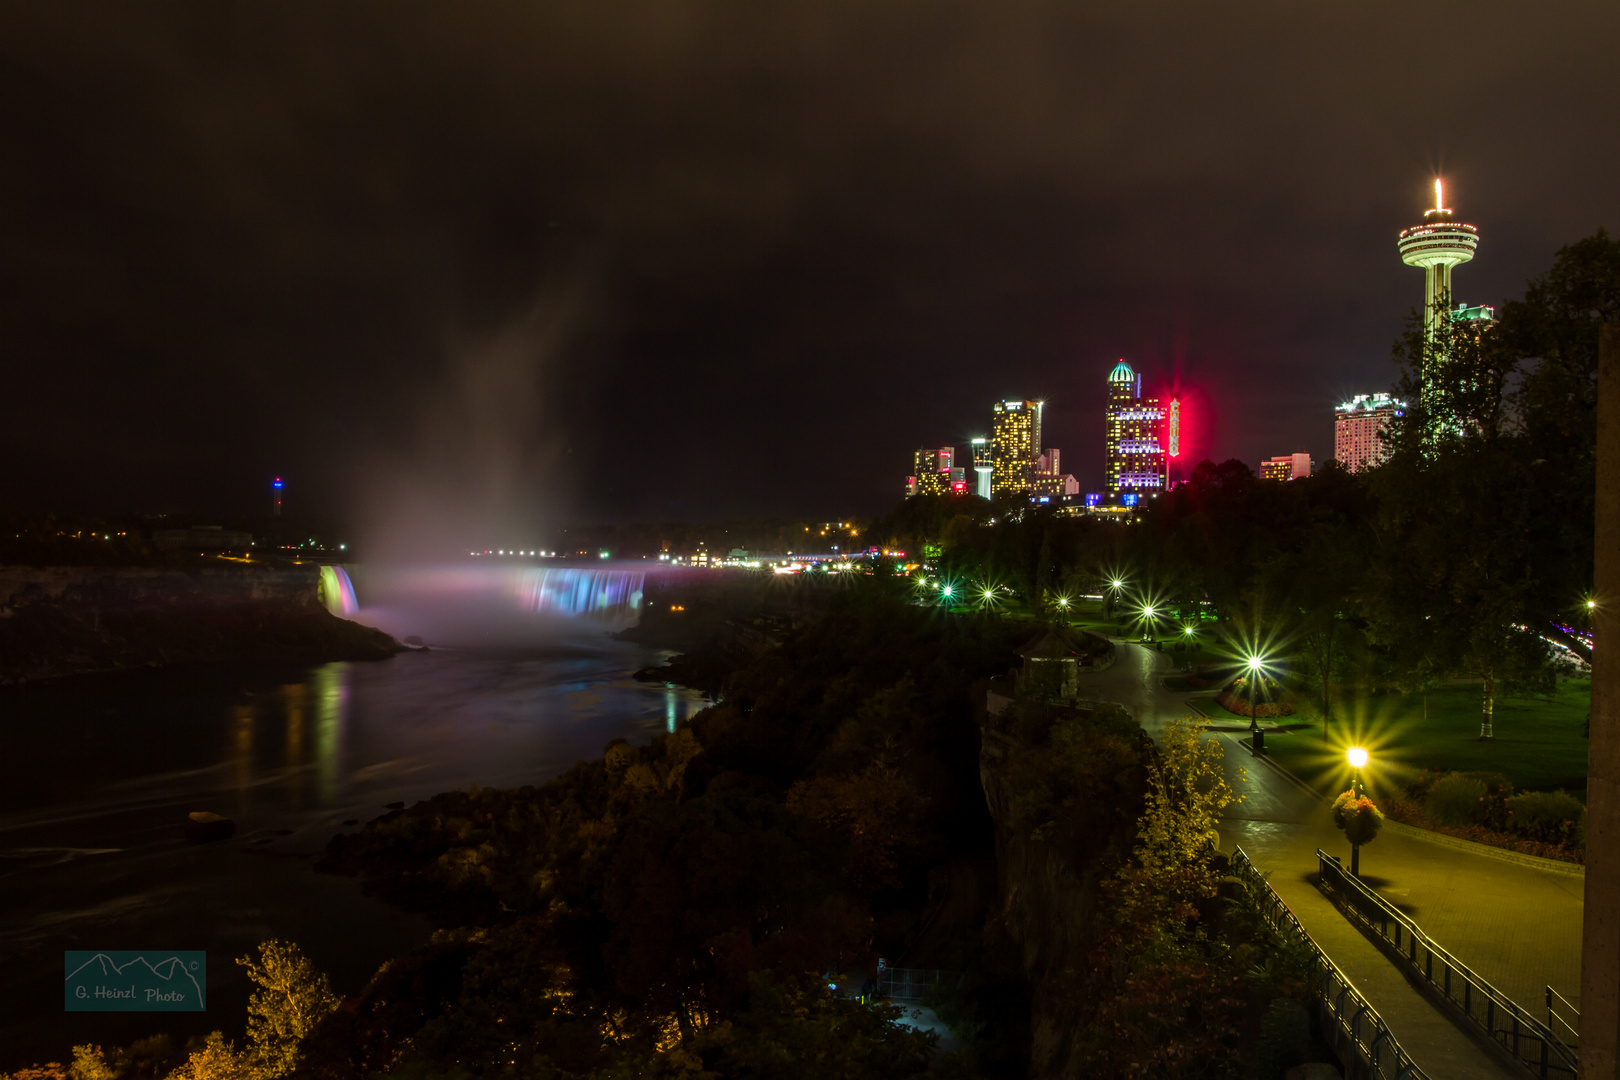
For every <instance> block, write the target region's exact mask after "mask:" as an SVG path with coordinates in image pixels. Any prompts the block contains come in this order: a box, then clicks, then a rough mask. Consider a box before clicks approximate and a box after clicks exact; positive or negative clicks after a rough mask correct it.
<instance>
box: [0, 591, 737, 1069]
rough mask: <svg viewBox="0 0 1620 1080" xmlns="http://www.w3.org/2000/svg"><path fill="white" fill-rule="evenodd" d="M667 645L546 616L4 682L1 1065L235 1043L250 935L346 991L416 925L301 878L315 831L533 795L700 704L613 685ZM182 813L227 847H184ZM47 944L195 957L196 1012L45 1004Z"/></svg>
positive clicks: (417, 934) (324, 880)
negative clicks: (194, 1039)
mask: <svg viewBox="0 0 1620 1080" xmlns="http://www.w3.org/2000/svg"><path fill="white" fill-rule="evenodd" d="M364 615H365V612H364V611H362V612H361V616H360V617H361V621H368V620H367V619H366V618H364ZM393 617H394V619H395V620H396V621H397V617H398V616H397V612H396V613H395V614H394V616H393ZM376 621H377V622H380V623H387V622H388V621H389V617H387V616H385V617H384V618H381V619H378V620H376ZM387 628H388V629H392V630H396V632H397V631H401V630H405V629H409V627H408V626H406V625H397V626H388V627H387ZM433 640H434V639H433V638H429V641H430V642H431V641H433ZM667 655H668V654H667V653H661V652H655V651H652V650H648V649H644V648H640V647H638V646H632V645H627V644H623V643H620V642H615V641H613V640H611V639H610V638H609V637H608V636H607V635H606V633H605V632H604V628H603V627H602V626H601V625H600V624H599V623H597V622H583V621H582V622H579V623H577V624H570V623H568V622H567V621H566V620H565V621H562V622H558V623H556V624H554V625H551V626H549V627H548V628H547V629H546V631H545V633H543V634H540V635H531V636H528V637H527V638H525V639H523V640H521V641H520V642H512V643H508V644H502V643H500V642H498V641H482V642H479V643H478V644H476V645H468V646H463V647H434V648H431V649H429V650H428V651H421V652H407V653H404V654H401V655H399V656H396V657H394V658H393V659H391V660H387V661H382V662H376V663H333V664H325V665H322V666H319V667H314V668H303V669H267V668H253V669H219V668H190V669H168V670H162V671H149V672H136V673H129V674H119V675H110V676H97V677H91V678H82V679H73V680H64V681H60V682H53V683H47V684H39V685H35V686H30V687H25V688H20V689H8V690H5V691H0V970H3V971H4V972H5V976H6V977H5V978H4V979H0V1072H3V1071H7V1070H9V1069H12V1068H15V1067H17V1066H19V1065H22V1064H25V1063H27V1062H31V1061H36V1060H41V1061H42V1060H55V1061H62V1060H66V1055H67V1054H68V1053H69V1048H70V1047H71V1046H72V1045H73V1044H76V1043H84V1042H96V1043H103V1044H107V1045H114V1044H122V1043H127V1042H130V1041H132V1040H134V1039H137V1038H144V1037H146V1036H147V1035H150V1034H153V1033H155V1032H159V1031H167V1032H169V1033H171V1034H172V1035H174V1036H176V1037H180V1038H182V1039H183V1038H184V1037H185V1036H188V1035H191V1034H200V1033H205V1032H207V1031H209V1030H212V1029H214V1028H222V1029H224V1030H225V1031H226V1032H227V1033H228V1034H234V1035H236V1036H238V1037H239V1036H240V1032H241V1030H242V1028H243V1025H244V1022H245V1012H244V1009H245V1005H246V997H247V992H248V990H249V989H250V988H249V986H248V984H247V983H246V981H245V980H244V979H243V978H242V977H241V971H240V968H238V967H237V965H236V964H234V963H233V962H232V961H233V959H234V958H235V957H237V956H241V955H243V954H245V953H246V952H248V950H250V949H251V948H252V947H253V946H254V945H255V944H256V943H257V942H259V941H261V940H264V939H266V938H269V937H282V938H288V939H291V940H294V941H297V942H298V943H299V944H300V945H301V946H303V948H304V950H305V951H306V952H307V953H308V954H309V955H310V956H311V957H312V958H313V959H314V960H315V962H316V964H317V966H319V967H320V968H322V969H323V970H325V971H326V972H327V973H329V974H330V975H331V976H332V980H333V984H334V988H335V989H337V991H338V992H339V993H343V994H353V993H357V992H358V991H359V990H360V989H361V988H362V987H363V986H364V984H365V982H366V980H367V979H368V978H369V977H370V975H371V974H372V972H374V971H375V970H376V968H377V966H378V965H379V964H380V963H381V962H382V961H383V960H385V959H387V958H388V957H390V956H393V955H395V954H397V953H399V952H402V951H404V950H407V949H409V948H411V947H412V946H414V945H416V944H418V943H420V942H423V941H425V940H426V938H427V936H428V935H429V933H430V932H431V927H430V926H429V925H428V924H427V922H426V921H425V920H423V919H421V918H418V917H415V916H411V915H407V914H404V913H402V912H398V911H395V910H393V909H391V908H389V907H387V906H386V905H383V904H381V903H380V902H378V901H375V900H372V899H370V898H368V897H366V896H364V895H363V894H362V893H361V891H360V890H359V888H358V887H357V885H356V884H355V883H354V882H353V881H351V880H348V879H343V878H334V877H331V876H328V875H322V874H316V873H315V872H314V871H313V870H312V869H311V868H310V864H311V860H312V857H313V856H314V855H315V854H316V853H318V852H319V851H320V850H321V849H322V847H324V845H325V844H326V842H327V840H328V839H329V838H330V837H331V836H332V835H333V834H334V833H337V832H343V831H348V830H352V829H353V828H355V827H356V826H355V825H354V824H351V823H352V822H363V821H365V820H367V819H370V818H373V817H376V816H378V815H379V814H382V813H385V812H386V809H385V808H386V805H387V804H389V803H392V802H405V803H411V802H414V801H416V800H418V799H423V798H427V797H429V796H432V795H434V794H436V793H438V792H440V791H446V790H451V789H455V788H464V787H466V786H468V785H469V784H473V783H477V784H480V785H483V786H487V787H506V786H513V785H518V784H537V783H543V782H544V781H546V780H547V779H550V778H551V777H554V776H556V775H558V774H559V773H561V772H563V771H564V770H566V769H567V768H568V767H570V766H571V765H573V764H574V763H575V762H578V761H581V760H585V759H589V758H594V757H596V756H598V755H599V754H600V753H601V752H602V748H603V747H604V746H605V745H606V744H607V743H608V742H609V741H610V740H612V739H615V738H620V737H623V738H628V739H630V740H631V741H632V742H637V743H642V742H646V741H648V740H649V739H651V738H652V737H653V736H654V735H656V734H658V733H660V732H664V731H670V730H673V729H674V728H675V727H676V726H677V725H678V724H680V723H681V722H683V721H684V720H685V719H686V718H688V717H689V716H690V715H692V714H693V713H695V712H697V711H698V710H699V709H700V708H702V707H703V705H704V704H705V702H704V701H703V699H702V698H701V696H700V695H697V694H694V693H692V692H690V691H686V690H681V689H677V688H671V687H665V686H663V685H660V684H656V683H654V684H646V683H639V682H636V681H635V680H633V679H631V678H630V677H629V675H630V672H632V671H634V670H636V669H638V668H641V667H644V666H647V665H650V664H657V663H659V662H661V661H662V660H663V659H664V658H665V657H667ZM194 810H210V811H214V812H216V813H219V814H223V815H225V816H227V817H230V818H232V819H234V820H235V821H236V823H237V831H236V834H235V835H234V836H233V837H231V839H230V840H228V841H225V842H219V843H212V844H202V845H195V844H189V843H187V842H186V841H185V839H184V837H183V835H182V832H181V822H182V821H183V820H184V818H185V816H186V814H187V813H189V812H191V811H194ZM64 949H98V950H111V949H205V950H207V953H208V995H209V1007H208V1011H207V1012H206V1013H203V1014H195V1013H68V1012H65V1011H64V1010H63V1006H62V998H61V996H60V995H61V990H60V986H61V984H60V979H61V978H62V966H61V965H62V951H63V950H64Z"/></svg>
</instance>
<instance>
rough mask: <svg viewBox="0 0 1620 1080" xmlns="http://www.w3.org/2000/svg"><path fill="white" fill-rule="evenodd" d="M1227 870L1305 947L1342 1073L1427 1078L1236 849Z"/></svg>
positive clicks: (1321, 1016)
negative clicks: (1242, 880)
mask: <svg viewBox="0 0 1620 1080" xmlns="http://www.w3.org/2000/svg"><path fill="white" fill-rule="evenodd" d="M1232 873H1233V875H1234V876H1237V877H1240V878H1243V879H1245V880H1246V881H1247V882H1249V884H1250V885H1251V888H1252V891H1253V893H1254V895H1255V896H1256V898H1257V899H1258V900H1259V902H1260V906H1261V909H1262V911H1263V912H1264V913H1265V916H1266V921H1268V922H1269V923H1270V924H1271V925H1272V926H1273V927H1275V928H1276V929H1277V931H1278V932H1279V933H1281V934H1285V935H1287V936H1289V937H1292V938H1294V939H1295V940H1297V941H1302V942H1304V943H1305V944H1306V945H1308V946H1310V956H1311V974H1310V983H1309V985H1310V994H1311V1004H1312V1006H1313V1007H1314V1009H1315V1012H1316V1019H1317V1023H1318V1025H1319V1026H1320V1027H1321V1029H1322V1033H1323V1035H1325V1036H1326V1037H1327V1039H1328V1041H1329V1043H1331V1044H1332V1046H1333V1051H1334V1053H1336V1054H1338V1055H1339V1060H1340V1062H1341V1063H1343V1065H1344V1067H1345V1076H1346V1077H1349V1078H1351V1080H1354V1078H1356V1077H1365V1078H1366V1080H1429V1074H1428V1073H1426V1072H1424V1071H1423V1070H1422V1069H1420V1068H1418V1065H1417V1063H1416V1062H1415V1061H1413V1060H1412V1056H1411V1055H1410V1054H1408V1053H1407V1052H1406V1051H1405V1050H1403V1049H1402V1048H1401V1044H1400V1043H1399V1042H1397V1041H1396V1039H1395V1034H1394V1032H1392V1031H1390V1030H1389V1025H1388V1024H1386V1023H1384V1021H1383V1019H1382V1018H1381V1017H1380V1016H1379V1015H1378V1012H1377V1010H1375V1009H1374V1008H1373V1007H1372V1006H1371V1005H1369V1004H1368V1003H1367V999H1366V998H1364V997H1362V996H1361V994H1360V993H1359V992H1358V991H1357V990H1356V988H1355V986H1354V985H1352V984H1351V982H1350V980H1349V979H1348V978H1347V977H1346V976H1345V974H1344V972H1342V971H1340V970H1339V968H1338V965H1336V964H1334V962H1333V961H1332V960H1330V959H1329V958H1328V955H1327V953H1325V952H1323V951H1322V949H1321V947H1320V946H1318V945H1317V944H1316V942H1315V941H1313V940H1312V939H1311V935H1310V934H1308V933H1306V932H1305V927H1303V926H1301V925H1300V922H1299V919H1297V918H1296V917H1295V916H1294V913H1293V912H1292V911H1290V910H1288V905H1287V904H1285V903H1283V901H1282V897H1280V896H1278V895H1277V891H1276V890H1275V889H1273V888H1272V887H1271V883H1270V882H1269V881H1267V880H1266V879H1265V877H1264V875H1262V874H1261V873H1260V871H1259V870H1256V869H1255V867H1254V864H1253V863H1252V862H1250V861H1249V856H1248V855H1247V854H1246V853H1245V852H1244V850H1243V849H1242V848H1238V849H1237V850H1236V853H1235V854H1234V855H1233V856H1232Z"/></svg>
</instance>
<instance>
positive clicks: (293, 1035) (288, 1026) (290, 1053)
mask: <svg viewBox="0 0 1620 1080" xmlns="http://www.w3.org/2000/svg"><path fill="white" fill-rule="evenodd" d="M236 962H237V963H238V964H241V965H242V966H243V967H245V968H247V972H248V978H250V979H252V980H253V981H254V982H255V983H257V984H258V987H259V989H257V990H255V991H254V992H253V993H252V995H250V996H249V997H248V1041H249V1042H250V1043H251V1044H252V1050H251V1053H252V1057H253V1063H254V1065H255V1067H256V1069H257V1070H258V1072H259V1073H260V1074H261V1075H262V1076H265V1077H277V1076H285V1075H286V1074H288V1073H290V1072H292V1070H293V1068H294V1067H295V1066H296V1065H297V1064H298V1048H299V1044H300V1043H302V1042H303V1040H304V1036H306V1035H308V1034H309V1033H310V1031H311V1029H313V1028H314V1027H315V1025H316V1024H317V1023H319V1022H320V1021H321V1020H322V1019H323V1018H324V1017H325V1016H326V1015H327V1014H328V1013H330V1012H332V1010H334V1009H336V1008H337V1006H338V996H337V995H336V994H334V993H333V992H332V987H331V984H330V983H329V982H328V981H327V978H326V975H325V974H323V973H322V972H320V971H318V970H316V967H315V965H314V964H312V963H311V962H310V960H309V958H308V957H307V956H305V955H304V954H303V951H302V950H300V949H299V948H298V946H297V945H295V944H294V943H292V942H290V941H278V940H274V939H272V940H270V941H266V942H263V943H262V944H260V945H259V957H258V959H257V960H255V959H253V958H252V957H251V956H244V957H241V958H239V959H238V960H237V961H236Z"/></svg>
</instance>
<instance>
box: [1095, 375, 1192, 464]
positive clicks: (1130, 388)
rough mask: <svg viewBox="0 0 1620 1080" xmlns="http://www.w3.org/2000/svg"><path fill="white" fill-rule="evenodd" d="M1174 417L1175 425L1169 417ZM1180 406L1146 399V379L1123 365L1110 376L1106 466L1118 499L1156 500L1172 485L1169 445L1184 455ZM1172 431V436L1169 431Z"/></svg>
mask: <svg viewBox="0 0 1620 1080" xmlns="http://www.w3.org/2000/svg"><path fill="white" fill-rule="evenodd" d="M1171 413H1173V414H1174V420H1175V423H1174V425H1171V424H1170V423H1169V415H1168V414H1171ZM1180 424H1181V403H1180V402H1179V401H1173V402H1170V403H1169V404H1168V405H1167V404H1166V403H1164V402H1161V401H1160V400H1159V399H1158V398H1145V397H1143V396H1142V376H1140V375H1138V374H1137V373H1136V371H1134V370H1133V369H1132V368H1131V365H1129V364H1127V363H1126V362H1125V361H1124V360H1121V361H1120V362H1119V363H1117V364H1115V365H1114V370H1113V371H1111V372H1109V373H1108V412H1107V430H1106V433H1105V439H1106V450H1105V453H1106V464H1107V471H1108V490H1109V492H1110V493H1112V494H1115V495H1123V494H1127V493H1129V494H1138V495H1141V494H1149V495H1156V494H1158V493H1159V492H1161V491H1163V490H1165V488H1166V487H1167V486H1168V483H1169V460H1170V455H1169V449H1170V448H1169V445H1168V443H1169V442H1170V440H1171V439H1172V438H1173V439H1174V441H1175V442H1176V443H1177V444H1178V445H1177V446H1176V447H1175V449H1176V451H1177V452H1178V453H1179V452H1180V449H1181V447H1180V445H1179V443H1180V439H1181V429H1180ZM1172 427H1173V430H1171V429H1172Z"/></svg>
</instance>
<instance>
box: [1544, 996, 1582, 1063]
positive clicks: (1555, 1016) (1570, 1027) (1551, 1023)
mask: <svg viewBox="0 0 1620 1080" xmlns="http://www.w3.org/2000/svg"><path fill="white" fill-rule="evenodd" d="M1560 1007H1561V1009H1562V1011H1560ZM1566 1016H1568V1017H1573V1018H1574V1023H1570V1021H1569V1020H1567V1019H1565V1017H1566ZM1547 1026H1548V1027H1549V1028H1551V1029H1552V1033H1553V1034H1554V1035H1558V1029H1559V1028H1563V1029H1564V1030H1565V1031H1567V1032H1569V1038H1567V1039H1564V1042H1566V1043H1567V1044H1569V1047H1570V1049H1572V1050H1575V1051H1576V1052H1579V1051H1580V1048H1581V1047H1580V1042H1581V1010H1579V1009H1577V1008H1576V1007H1575V1006H1574V1004H1573V1003H1572V1002H1571V1001H1570V1000H1569V998H1567V997H1565V996H1564V995H1563V994H1560V993H1559V992H1558V991H1556V990H1554V989H1553V988H1552V987H1550V986H1549V987H1547ZM1558 1037H1559V1038H1561V1039H1563V1038H1564V1037H1563V1036H1562V1035H1559V1036H1558Z"/></svg>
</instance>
